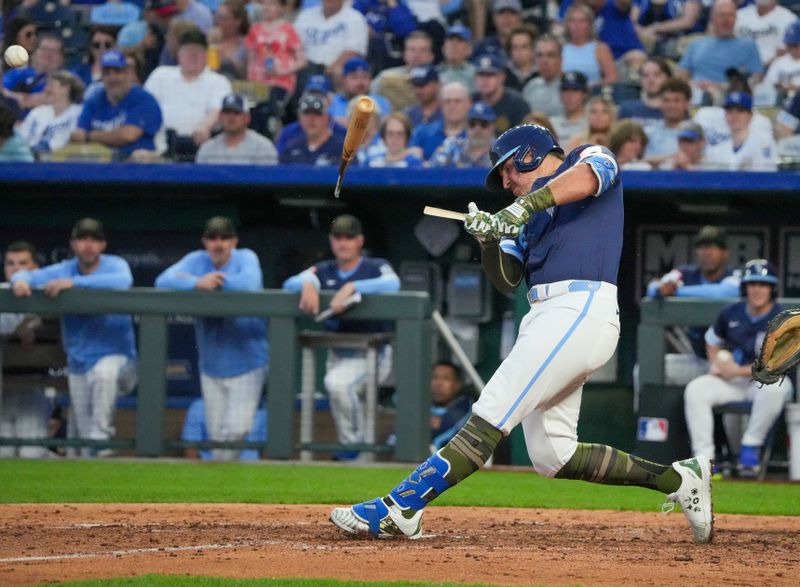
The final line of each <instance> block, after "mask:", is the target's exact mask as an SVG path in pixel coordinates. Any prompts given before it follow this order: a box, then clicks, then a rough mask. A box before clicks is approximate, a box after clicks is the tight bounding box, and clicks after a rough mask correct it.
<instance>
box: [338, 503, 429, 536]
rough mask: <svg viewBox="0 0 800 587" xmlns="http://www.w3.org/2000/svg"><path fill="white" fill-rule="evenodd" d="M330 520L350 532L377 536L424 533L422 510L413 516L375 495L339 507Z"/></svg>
mask: <svg viewBox="0 0 800 587" xmlns="http://www.w3.org/2000/svg"><path fill="white" fill-rule="evenodd" d="M330 520H331V522H333V524H334V525H335V526H337V527H338V528H340V529H341V530H344V531H345V532H348V533H350V534H371V535H372V536H376V537H378V538H386V537H395V538H396V537H406V538H408V539H410V540H415V539H417V538H419V537H420V536H422V510H420V511H418V512H415V513H414V515H413V516H412V517H410V518H406V517H405V516H403V511H402V510H401V509H400V508H399V507H398V506H397V505H395V504H392V505H386V503H385V502H384V500H383V499H382V498H380V497H376V498H375V499H372V500H370V501H365V502H363V503H358V504H356V505H354V506H352V507H349V508H336V509H334V510H333V511H332V512H331V516H330Z"/></svg>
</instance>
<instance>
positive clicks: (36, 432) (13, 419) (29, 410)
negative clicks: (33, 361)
mask: <svg viewBox="0 0 800 587" xmlns="http://www.w3.org/2000/svg"><path fill="white" fill-rule="evenodd" d="M51 408H52V406H51V402H50V400H48V399H47V397H45V394H44V390H42V389H26V390H15V391H9V390H3V392H2V394H0V436H3V437H6V438H47V419H48V418H49V416H50V410H51ZM50 454H51V453H50V451H49V450H48V448H47V447H46V446H0V457H22V458H26V459H40V458H44V457H47V456H49V455H50Z"/></svg>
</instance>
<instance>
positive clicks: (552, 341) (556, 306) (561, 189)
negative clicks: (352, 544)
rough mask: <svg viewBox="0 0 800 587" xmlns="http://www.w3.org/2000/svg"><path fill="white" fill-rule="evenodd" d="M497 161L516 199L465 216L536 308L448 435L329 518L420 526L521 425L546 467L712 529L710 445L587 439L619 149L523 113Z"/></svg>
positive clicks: (610, 344)
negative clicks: (378, 491) (382, 488)
mask: <svg viewBox="0 0 800 587" xmlns="http://www.w3.org/2000/svg"><path fill="white" fill-rule="evenodd" d="M491 160H492V164H493V167H492V169H491V171H490V172H489V174H488V175H487V177H486V186H487V187H488V188H489V189H490V190H492V191H500V190H501V189H503V188H505V189H507V190H510V191H511V192H512V193H513V194H514V196H515V198H516V199H515V201H514V202H513V203H512V204H511V205H509V206H508V207H506V208H504V209H502V210H500V211H499V212H497V213H495V214H491V213H488V212H483V211H481V210H478V209H477V207H476V206H475V205H474V204H472V203H471V204H470V205H469V213H468V214H467V216H466V218H465V220H464V224H465V227H466V229H467V232H469V233H470V234H471V235H473V236H474V237H475V238H476V239H477V240H478V242H479V243H480V248H481V262H482V265H483V269H484V271H485V272H486V274H487V276H488V277H489V279H490V280H491V282H492V283H493V284H494V286H495V287H497V289H499V290H500V291H502V292H509V291H511V290H513V289H514V288H515V287H516V286H517V285H519V284H520V283H521V282H522V279H523V278H524V279H525V287H526V288H527V290H528V300H529V301H530V311H529V312H528V313H527V314H526V315H525V317H524V318H523V320H522V322H521V324H520V328H519V335H518V337H517V340H516V343H515V344H514V348H513V349H512V350H511V353H510V354H509V355H508V357H507V358H506V359H505V360H504V361H503V363H502V364H501V365H500V367H499V368H498V369H497V371H496V372H495V374H494V375H493V376H492V378H491V379H490V380H489V382H488V383H487V384H486V387H484V388H483V391H482V392H481V395H480V398H479V399H478V401H477V402H476V403H475V404H474V406H473V409H472V416H471V417H470V418H469V420H468V421H467V423H466V424H465V425H464V427H463V428H462V429H461V430H460V431H459V432H458V433H457V434H456V435H455V437H454V438H453V439H452V440H451V441H450V442H448V443H447V444H446V445H445V446H444V447H442V448H441V449H440V450H439V451H438V452H437V453H436V454H434V455H433V456H431V457H430V458H429V459H427V460H426V461H425V462H424V463H422V464H421V465H420V466H419V467H417V469H416V470H414V471H413V472H412V473H411V474H410V475H409V476H408V477H406V479H404V480H403V481H402V482H401V483H400V484H399V485H397V487H395V488H394V489H392V491H390V492H389V494H388V495H386V496H385V497H378V498H376V499H372V500H369V501H365V502H363V503H359V504H356V505H353V506H351V507H346V508H336V509H334V510H333V512H331V516H330V519H331V521H332V522H333V523H334V524H335V525H336V526H338V527H339V528H341V529H342V530H344V531H346V532H350V533H369V534H372V535H374V536H405V537H408V538H418V537H420V536H421V535H422V514H423V511H424V508H425V506H427V505H428V504H429V503H430V502H431V501H433V500H434V499H435V498H436V497H437V496H438V495H440V494H441V493H443V492H444V491H446V490H447V489H449V488H450V487H452V486H453V485H455V484H456V483H459V482H460V481H462V480H464V479H466V478H467V477H468V476H469V475H471V474H472V473H474V472H475V471H476V470H478V469H479V468H480V467H481V466H482V465H483V464H484V463H486V461H487V460H488V459H489V457H490V456H491V455H492V453H493V452H494V449H495V448H496V447H497V444H498V443H499V442H500V439H501V438H502V436H503V435H508V434H509V433H510V432H511V430H512V429H513V428H514V427H515V426H516V425H517V424H522V429H523V432H524V433H525V442H526V445H527V448H528V455H529V456H530V459H531V461H532V463H533V467H534V469H535V470H536V471H537V472H538V473H539V474H541V475H546V476H548V477H557V478H561V479H579V480H583V481H590V482H593V483H606V484H610V485H637V486H640V487H649V488H651V489H655V490H657V491H661V492H662V493H664V494H666V495H667V499H668V504H667V505H668V506H669V507H674V504H675V502H678V503H680V505H681V507H682V508H683V512H684V514H685V515H686V518H687V519H688V521H689V525H690V527H691V529H692V533H693V536H694V540H695V541H696V542H709V541H710V540H711V538H712V536H713V524H714V516H713V511H712V504H711V463H710V461H709V459H708V458H706V457H696V458H692V459H687V460H683V461H678V462H675V463H672V464H671V465H662V464H658V463H653V462H649V461H646V460H644V459H641V458H639V457H636V456H634V455H629V454H626V453H624V452H622V451H620V450H617V449H615V448H612V447H610V446H604V445H600V444H587V443H582V442H578V435H577V429H578V415H579V412H580V405H581V393H582V391H583V384H584V382H585V381H586V379H587V377H588V376H589V375H590V374H591V373H592V372H593V371H595V370H596V369H598V368H599V367H601V366H602V365H603V364H604V363H605V362H606V361H608V359H609V358H610V357H611V356H612V355H613V353H614V349H615V348H616V346H617V339H618V338H619V310H618V306H617V286H616V283H617V270H618V267H619V258H620V253H621V250H622V234H623V230H622V229H623V203H622V183H621V180H620V177H619V168H618V166H617V162H616V160H615V159H614V156H613V155H612V154H611V152H610V151H609V150H608V149H606V148H605V147H600V146H596V145H583V146H581V147H578V148H577V149H575V150H573V151H572V152H570V153H569V154H567V155H565V154H564V151H563V149H562V148H561V147H560V146H559V144H558V143H557V142H556V140H555V139H554V138H553V136H552V135H551V134H550V132H549V131H547V130H546V129H545V128H543V127H541V126H538V125H533V124H526V125H522V126H517V127H514V128H511V129H509V130H508V131H506V132H505V133H503V134H502V135H501V136H500V137H499V138H498V139H497V140H496V141H495V143H494V145H493V146H492V151H491Z"/></svg>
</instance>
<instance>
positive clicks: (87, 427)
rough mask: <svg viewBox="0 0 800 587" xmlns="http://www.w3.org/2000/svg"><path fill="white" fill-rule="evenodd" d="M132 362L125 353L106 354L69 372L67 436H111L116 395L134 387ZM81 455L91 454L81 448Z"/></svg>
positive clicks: (90, 437) (106, 438) (92, 437)
mask: <svg viewBox="0 0 800 587" xmlns="http://www.w3.org/2000/svg"><path fill="white" fill-rule="evenodd" d="M136 379H137V374H136V362H135V361H132V360H131V359H129V358H128V357H126V356H125V355H106V356H105V357H103V358H102V359H100V360H99V361H97V363H95V364H94V366H93V367H92V368H91V369H89V370H88V371H87V372H86V373H81V374H74V373H70V374H69V376H68V381H69V398H70V403H71V406H72V407H71V410H70V414H71V418H70V422H71V425H70V426H68V427H67V431H68V436H69V437H70V438H86V439H90V440H108V439H110V438H111V437H112V436H114V432H115V430H114V411H115V409H116V405H117V397H119V396H120V395H122V394H126V393H130V391H131V390H133V388H134V387H136ZM81 453H82V454H83V455H84V456H90V455H92V454H95V451H94V450H92V449H90V448H83V449H81Z"/></svg>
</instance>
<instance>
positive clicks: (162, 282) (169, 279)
mask: <svg viewBox="0 0 800 587" xmlns="http://www.w3.org/2000/svg"><path fill="white" fill-rule="evenodd" d="M195 257H197V255H196V254H195V253H194V252H192V253H189V254H188V255H186V256H184V257H183V259H181V260H180V261H178V262H177V263H175V264H174V265H170V266H169V267H167V268H166V269H164V271H162V272H161V273H160V274H159V275H158V277H156V281H155V286H156V287H159V288H163V289H180V290H191V289H194V288H195V287H196V286H197V280H198V279H199V276H198V269H197V268H196V266H195V261H194V260H195Z"/></svg>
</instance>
